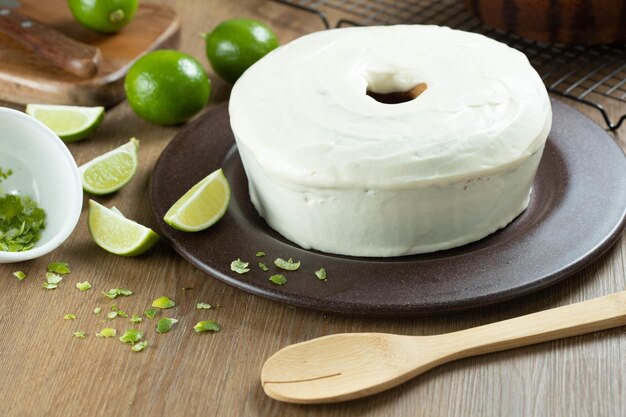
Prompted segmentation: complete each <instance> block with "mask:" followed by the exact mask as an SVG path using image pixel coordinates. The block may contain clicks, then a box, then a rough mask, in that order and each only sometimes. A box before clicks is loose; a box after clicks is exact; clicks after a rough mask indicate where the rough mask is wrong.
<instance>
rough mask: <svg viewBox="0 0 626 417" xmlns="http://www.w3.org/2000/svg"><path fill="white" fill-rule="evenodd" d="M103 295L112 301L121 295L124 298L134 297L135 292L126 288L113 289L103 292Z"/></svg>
mask: <svg viewBox="0 0 626 417" xmlns="http://www.w3.org/2000/svg"><path fill="white" fill-rule="evenodd" d="M102 294H103V295H105V296H106V297H108V298H110V299H114V298H116V297H117V296H119V295H122V296H124V297H128V296H131V295H133V292H132V291H131V290H128V289H126V288H111V289H110V290H109V291H106V292H105V291H102Z"/></svg>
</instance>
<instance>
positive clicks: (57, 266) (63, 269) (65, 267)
mask: <svg viewBox="0 0 626 417" xmlns="http://www.w3.org/2000/svg"><path fill="white" fill-rule="evenodd" d="M48 272H54V273H57V274H61V275H65V274H69V273H70V265H69V264H68V263H67V262H52V263H51V264H50V265H48Z"/></svg>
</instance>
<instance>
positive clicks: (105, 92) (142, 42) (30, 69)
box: [0, 0, 180, 106]
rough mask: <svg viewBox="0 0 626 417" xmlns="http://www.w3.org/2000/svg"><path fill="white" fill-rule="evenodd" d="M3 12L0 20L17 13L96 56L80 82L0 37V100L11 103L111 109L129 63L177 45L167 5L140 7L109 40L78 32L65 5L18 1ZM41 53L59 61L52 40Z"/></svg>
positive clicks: (175, 20)
mask: <svg viewBox="0 0 626 417" xmlns="http://www.w3.org/2000/svg"><path fill="white" fill-rule="evenodd" d="M6 10H9V11H13V12H12V13H11V14H10V15H9V16H5V19H7V18H9V17H10V16H12V15H14V14H15V12H18V13H20V14H23V15H25V16H28V17H31V18H33V19H35V20H37V21H39V22H41V23H43V24H45V25H47V26H49V27H51V28H53V29H56V30H57V31H58V33H60V34H61V35H60V36H63V37H69V38H71V39H75V40H79V41H80V42H84V43H86V44H88V45H91V46H93V47H96V48H97V49H98V50H100V52H101V56H102V59H101V61H100V62H99V63H98V68H97V72H96V73H95V75H93V74H92V75H93V77H92V78H87V79H85V78H80V77H77V76H76V75H73V74H72V73H69V72H67V69H65V70H64V69H61V68H59V66H58V65H57V66H55V65H52V64H50V62H48V60H45V59H41V57H40V56H39V55H37V54H35V53H33V52H32V51H31V50H29V48H25V47H24V46H23V45H22V44H21V43H20V42H16V41H15V40H13V39H11V38H10V37H8V36H6V35H3V34H1V32H2V31H0V99H2V100H7V101H11V102H13V103H21V104H28V103H62V104H80V105H85V106H95V105H99V106H110V105H113V104H115V103H117V102H119V101H121V100H123V99H124V85H123V82H124V75H125V74H126V71H127V69H128V68H129V67H130V65H131V64H132V63H133V62H134V60H135V59H137V58H138V57H139V56H140V55H142V54H144V53H146V52H148V51H150V50H153V49H158V48H168V47H175V46H176V45H177V44H178V40H179V29H180V27H179V21H178V18H177V15H176V13H175V12H174V11H173V10H172V9H171V8H170V7H169V5H168V2H163V4H151V3H147V2H142V3H141V5H140V7H139V9H138V10H137V13H136V15H135V18H134V19H133V21H132V22H131V23H130V24H129V25H128V26H126V27H124V28H123V29H122V30H120V32H118V33H117V34H115V35H103V34H98V33H96V32H93V31H90V30H88V29H85V28H83V27H82V26H80V25H79V24H78V23H77V22H76V21H75V20H74V18H73V17H72V15H71V13H70V11H69V8H68V7H67V1H66V0H47V1H36V0H23V1H22V6H21V7H20V8H18V9H6ZM0 19H2V17H0ZM0 23H2V21H1V20H0ZM31 29H32V28H31ZM22 43H23V42H22ZM31 43H32V42H31ZM45 49H46V51H45V52H44V53H45V54H46V55H47V56H48V58H49V59H50V58H55V59H57V60H59V61H62V57H61V56H60V53H61V52H62V51H63V48H62V47H61V45H60V42H59V40H58V39H55V37H51V36H48V39H47V42H46V45H45ZM75 49H76V48H75ZM40 53H42V52H40ZM70 63H71V62H70Z"/></svg>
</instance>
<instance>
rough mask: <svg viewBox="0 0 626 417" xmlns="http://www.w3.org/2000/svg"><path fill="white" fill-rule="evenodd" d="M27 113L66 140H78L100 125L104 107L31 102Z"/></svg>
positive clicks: (27, 107)
mask: <svg viewBox="0 0 626 417" xmlns="http://www.w3.org/2000/svg"><path fill="white" fill-rule="evenodd" d="M26 113H27V114H29V115H31V116H32V117H34V118H35V119H37V120H39V121H40V122H41V123H43V124H45V125H46V126H48V127H49V128H50V130H52V131H53V132H54V133H56V134H57V136H58V137H60V138H61V139H62V140H64V141H65V142H76V141H77V140H81V139H85V138H86V137H87V136H89V135H90V134H91V133H92V132H93V131H94V130H96V128H97V127H98V126H100V123H102V119H103V118H104V107H80V106H56V105H49V104H29V105H28V106H26Z"/></svg>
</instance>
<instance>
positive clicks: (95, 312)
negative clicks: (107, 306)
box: [93, 307, 102, 314]
mask: <svg viewBox="0 0 626 417" xmlns="http://www.w3.org/2000/svg"><path fill="white" fill-rule="evenodd" d="M101 311H102V309H101V308H100V307H96V308H94V309H93V314H100V312H101Z"/></svg>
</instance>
